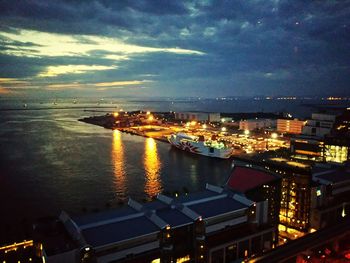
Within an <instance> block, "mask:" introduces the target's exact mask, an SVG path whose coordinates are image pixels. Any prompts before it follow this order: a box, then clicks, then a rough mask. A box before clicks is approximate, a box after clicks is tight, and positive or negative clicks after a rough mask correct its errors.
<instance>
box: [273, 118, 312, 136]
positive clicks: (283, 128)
mask: <svg viewBox="0 0 350 263" xmlns="http://www.w3.org/2000/svg"><path fill="white" fill-rule="evenodd" d="M304 125H305V122H304V121H300V120H298V119H294V120H290V119H277V131H278V132H280V133H291V134H301V133H302V131H303V127H304Z"/></svg>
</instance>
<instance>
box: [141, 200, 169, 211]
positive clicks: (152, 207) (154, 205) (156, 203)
mask: <svg viewBox="0 0 350 263" xmlns="http://www.w3.org/2000/svg"><path fill="white" fill-rule="evenodd" d="M142 205H143V207H144V208H146V209H149V210H158V209H162V208H165V207H167V206H168V205H167V204H165V203H163V202H161V201H159V200H154V201H152V202H149V203H145V204H142Z"/></svg>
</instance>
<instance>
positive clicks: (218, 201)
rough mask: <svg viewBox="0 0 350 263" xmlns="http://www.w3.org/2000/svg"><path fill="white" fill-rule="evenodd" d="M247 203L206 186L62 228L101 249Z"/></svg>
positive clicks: (73, 220)
mask: <svg viewBox="0 0 350 263" xmlns="http://www.w3.org/2000/svg"><path fill="white" fill-rule="evenodd" d="M250 202H251V201H250V200H248V202H247V199H246V198H244V197H237V195H233V194H232V193H231V192H227V191H224V189H223V188H220V187H216V186H209V185H208V186H207V189H206V190H205V191H202V192H198V193H193V194H188V195H184V196H180V197H178V198H171V197H167V196H164V195H158V197H157V200H155V201H152V202H150V203H147V204H140V203H138V202H136V201H134V200H131V199H130V200H129V202H128V206H126V207H123V208H120V209H114V210H109V211H105V212H100V213H96V214H90V215H84V216H82V217H74V218H71V220H67V221H66V223H65V225H66V227H69V226H70V225H71V227H72V228H76V231H75V233H78V234H79V233H80V234H79V235H81V236H82V237H83V239H84V240H85V241H86V243H88V244H89V245H92V246H94V247H101V246H107V245H112V244H115V243H118V242H121V241H126V240H131V239H133V238H138V237H140V236H145V235H152V234H155V233H158V232H159V231H160V230H161V229H163V227H165V226H166V225H170V227H171V228H176V227H180V226H183V225H187V224H192V223H193V222H194V221H195V220H196V219H197V218H200V217H201V218H203V219H204V220H205V219H206V218H212V217H216V216H218V217H220V216H221V215H224V214H227V213H230V212H234V211H237V210H240V209H244V208H248V207H249V206H250V205H251V204H252V203H253V202H251V203H250ZM69 223H70V224H69ZM72 230H74V229H72ZM70 232H71V233H73V231H70Z"/></svg>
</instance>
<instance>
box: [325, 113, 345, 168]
mask: <svg viewBox="0 0 350 263" xmlns="http://www.w3.org/2000/svg"><path fill="white" fill-rule="evenodd" d="M349 149H350V108H348V109H346V110H345V111H344V112H343V113H342V114H341V115H339V116H337V117H336V120H335V123H334V126H333V129H332V131H331V134H330V135H326V136H325V159H326V161H327V162H336V163H343V162H346V161H349V160H350V154H349V153H350V151H349Z"/></svg>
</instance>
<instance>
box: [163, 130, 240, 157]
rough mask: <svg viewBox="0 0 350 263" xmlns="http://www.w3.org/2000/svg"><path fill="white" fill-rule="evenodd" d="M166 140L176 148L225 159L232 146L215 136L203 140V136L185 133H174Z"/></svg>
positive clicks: (229, 154) (229, 155) (228, 155)
mask: <svg viewBox="0 0 350 263" xmlns="http://www.w3.org/2000/svg"><path fill="white" fill-rule="evenodd" d="M168 141H169V142H170V144H171V145H173V146H175V147H176V148H178V149H180V150H183V151H187V152H191V153H195V154H200V155H204V156H209V157H216V158H223V159H227V158H230V157H231V154H232V151H233V149H232V147H229V146H226V145H225V144H224V143H223V142H220V141H217V140H216V139H215V138H212V139H211V140H205V139H204V136H198V137H197V136H191V135H188V134H185V133H176V134H172V135H171V136H169V137H168Z"/></svg>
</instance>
